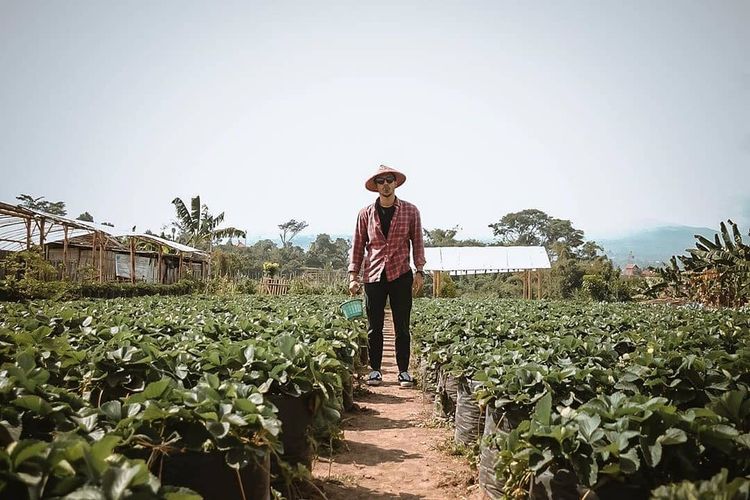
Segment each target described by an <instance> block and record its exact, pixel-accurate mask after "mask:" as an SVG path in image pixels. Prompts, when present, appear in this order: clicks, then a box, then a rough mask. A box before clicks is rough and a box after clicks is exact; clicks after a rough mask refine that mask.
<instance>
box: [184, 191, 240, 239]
mask: <svg viewBox="0 0 750 500" xmlns="http://www.w3.org/2000/svg"><path fill="white" fill-rule="evenodd" d="M172 204H173V205H174V206H175V210H176V211H177V220H176V221H174V222H173V223H172V224H173V226H174V227H175V228H176V230H177V232H178V236H177V240H178V241H180V242H181V243H184V244H186V245H191V246H194V247H196V248H201V249H208V250H211V247H212V245H213V242H215V241H217V240H221V239H223V238H230V239H231V238H234V237H238V238H239V237H242V238H244V237H245V234H246V233H245V231H242V230H241V229H237V228H234V227H226V228H221V229H219V227H218V226H219V225H220V224H221V223H222V222H224V212H222V213H220V214H219V215H217V216H213V215H211V213H210V212H209V211H208V207H207V206H206V205H201V197H200V196H195V197H194V198H191V200H190V210H188V209H187V207H186V206H185V202H183V201H182V199H180V198H175V199H174V200H172ZM172 234H173V235H174V231H173V233H172Z"/></svg>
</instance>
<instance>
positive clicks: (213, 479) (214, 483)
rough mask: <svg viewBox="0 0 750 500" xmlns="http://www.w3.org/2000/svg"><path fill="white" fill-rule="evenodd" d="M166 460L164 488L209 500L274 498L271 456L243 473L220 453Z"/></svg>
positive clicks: (167, 457) (175, 456) (174, 456)
mask: <svg viewBox="0 0 750 500" xmlns="http://www.w3.org/2000/svg"><path fill="white" fill-rule="evenodd" d="M162 460H163V461H162V466H161V483H162V484H164V485H170V486H183V487H185V488H190V489H191V490H193V491H195V492H196V493H200V494H201V495H202V496H203V498H204V499H205V500H235V499H236V500H242V498H243V493H244V498H246V499H247V500H250V499H257V500H268V499H270V498H271V482H270V477H271V476H270V473H269V471H270V454H269V453H266V454H265V457H264V458H263V459H262V460H260V462H259V463H250V464H248V465H247V466H245V467H243V468H241V469H239V470H237V469H233V468H232V467H230V466H229V465H227V463H226V461H225V459H224V452H220V451H214V452H210V453H203V452H199V451H187V452H185V453H176V454H172V455H164V456H163V458H162Z"/></svg>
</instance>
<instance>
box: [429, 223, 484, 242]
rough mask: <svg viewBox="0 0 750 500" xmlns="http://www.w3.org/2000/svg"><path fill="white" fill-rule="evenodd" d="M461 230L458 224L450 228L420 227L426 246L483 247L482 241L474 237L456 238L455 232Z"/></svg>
mask: <svg viewBox="0 0 750 500" xmlns="http://www.w3.org/2000/svg"><path fill="white" fill-rule="evenodd" d="M460 230H461V227H460V226H453V227H452V228H450V229H439V228H436V229H422V231H423V232H424V245H425V246H426V247H483V246H486V245H485V244H484V243H483V242H481V241H479V240H474V239H468V240H458V239H456V234H458V232H459V231H460Z"/></svg>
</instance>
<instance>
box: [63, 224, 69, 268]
mask: <svg viewBox="0 0 750 500" xmlns="http://www.w3.org/2000/svg"><path fill="white" fill-rule="evenodd" d="M63 273H64V275H66V276H67V274H68V225H67V224H63Z"/></svg>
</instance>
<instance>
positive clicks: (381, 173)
mask: <svg viewBox="0 0 750 500" xmlns="http://www.w3.org/2000/svg"><path fill="white" fill-rule="evenodd" d="M388 174H392V175H393V176H394V177H395V178H396V187H399V186H400V185H402V184H403V183H404V182H406V176H405V175H404V174H402V173H401V172H399V171H398V170H395V169H392V168H391V167H386V166H385V165H380V166H379V167H378V170H377V171H376V172H375V173H374V174H372V176H370V178H369V179H367V182H365V188H366V189H367V190H368V191H373V192H375V193H377V192H378V186H377V185H376V184H375V178H376V177H385V176H386V175H388Z"/></svg>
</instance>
